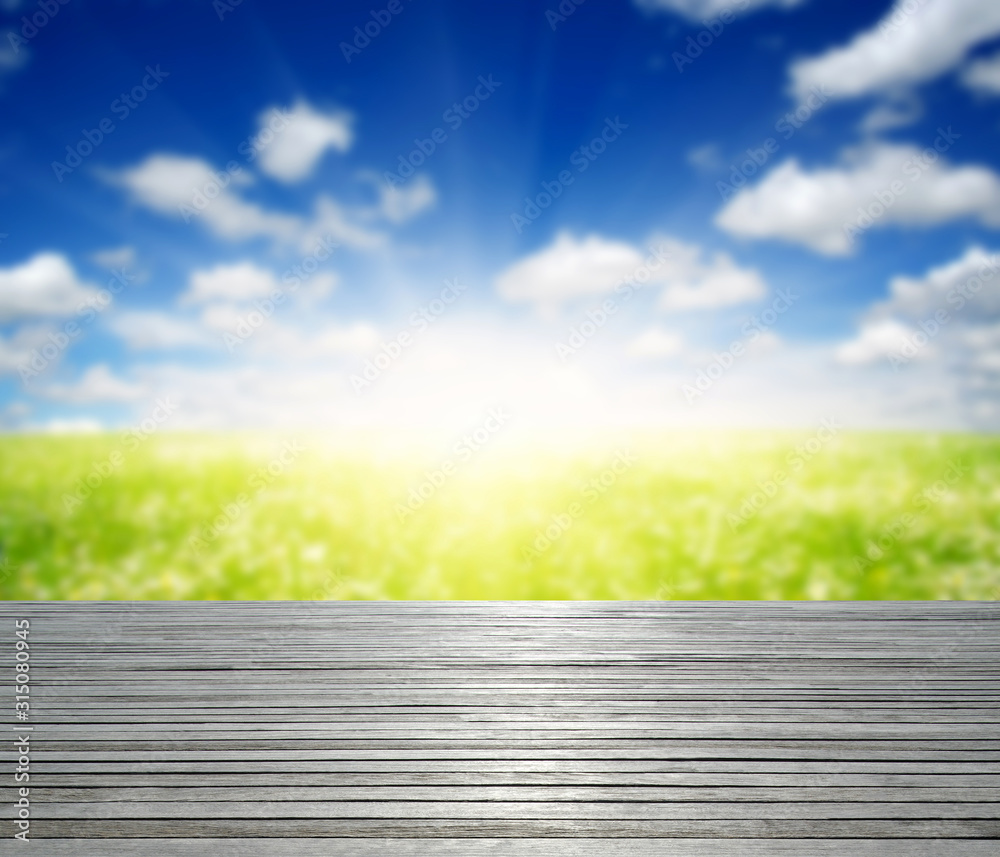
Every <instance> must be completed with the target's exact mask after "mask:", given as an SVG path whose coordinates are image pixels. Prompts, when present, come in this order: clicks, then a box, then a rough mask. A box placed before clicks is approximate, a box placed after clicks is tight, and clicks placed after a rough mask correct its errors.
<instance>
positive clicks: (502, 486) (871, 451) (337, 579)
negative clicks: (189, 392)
mask: <svg viewBox="0 0 1000 857" xmlns="http://www.w3.org/2000/svg"><path fill="white" fill-rule="evenodd" d="M812 438H814V435H813V434H810V433H801V434H791V433H787V434H778V433H773V432H772V433H764V432H760V433H753V432H743V433H722V432H705V433H697V434H695V433H680V432H663V433H658V434H646V435H642V436H636V435H633V436H631V437H625V436H619V437H603V438H591V439H590V440H589V441H587V442H583V441H581V440H579V439H575V440H574V439H570V438H554V439H550V441H549V442H546V443H543V442H539V443H537V444H535V445H533V446H524V445H517V444H513V443H511V444H508V445H506V446H505V445H503V444H502V443H501V442H497V443H496V444H494V446H493V447H491V448H485V449H483V450H481V451H478V452H477V453H475V454H473V455H471V456H468V457H467V459H466V458H463V459H459V458H457V457H456V456H455V455H454V454H453V452H452V448H451V447H448V446H442V447H439V448H434V447H433V446H423V447H419V448H418V447H416V446H413V447H411V446H408V445H407V444H402V443H397V442H395V441H393V440H392V439H391V438H386V437H374V436H365V435H362V434H355V435H346V434H344V435H338V436H334V437H332V438H331V437H325V436H318V435H303V436H295V437H292V436H285V437H275V436H249V435H236V434H234V435H199V436H195V435H185V434H163V435H159V436H154V437H152V438H147V439H144V440H143V441H142V442H141V443H138V444H133V443H131V442H129V441H128V439H127V438H125V437H124V436H120V435H101V436H90V437H81V436H77V437H45V436H7V437H4V438H3V439H2V440H0V549H2V551H3V553H2V555H0V563H2V564H0V596H2V597H3V598H4V599H42V600H44V599H674V600H683V599H941V598H949V599H996V598H997V596H998V594H1000V439H997V438H995V437H990V436H975V435H928V434H845V433H840V434H838V435H837V436H836V437H835V438H834V439H833V440H831V441H829V442H827V443H824V444H823V445H822V448H820V449H819V450H818V451H816V452H815V454H813V455H811V456H810V458H809V460H808V461H803V462H802V463H801V465H800V466H798V467H795V466H794V456H795V449H796V446H797V445H798V446H800V447H801V445H802V444H805V443H807V442H808V441H809V440H810V439H812ZM299 447H301V451H299ZM813 447H814V448H815V447H816V443H815V441H814V442H813ZM283 450H284V452H283ZM282 456H283V458H284V461H282ZM616 456H618V458H617V462H618V463H617V464H616ZM633 459H634V460H633ZM448 461H450V462H452V464H453V465H454V467H453V468H452V472H450V473H449V474H445V477H444V479H443V481H442V480H441V478H440V477H439V476H435V477H434V479H435V480H436V481H438V482H441V484H440V486H432V487H433V491H430V492H429V491H428V489H427V487H426V485H424V489H423V490H424V493H425V494H429V497H428V499H426V500H424V501H423V504H422V505H420V506H419V508H415V509H413V508H410V507H408V505H407V503H408V497H411V498H412V495H411V494H410V490H411V489H414V490H415V491H417V490H418V489H419V487H420V486H421V485H422V484H424V483H425V481H428V482H431V481H433V480H427V477H426V474H427V473H428V471H435V470H441V469H442V467H443V464H444V463H445V462H448ZM269 466H270V471H269V470H268V467H269ZM109 468H110V469H109ZM615 470H617V471H618V472H615ZM441 472H442V473H443V472H444V471H443V470H442V471H441ZM105 473H106V474H107V475H104V474H105ZM609 473H610V474H613V478H611V477H609V476H608V474H609ZM779 473H782V474H784V479H782V480H777V479H776V475H777V474H779ZM956 474H957V475H956ZM602 475H603V478H604V482H605V483H609V484H601V478H602ZM88 476H89V481H90V483H91V484H92V486H93V487H90V486H87V485H86V483H87V477H88ZM595 479H596V480H597V483H596V484H595V483H594V482H593V480H595ZM779 482H780V484H779ZM588 483H589V484H590V492H589V493H588ZM771 483H773V490H772V488H771V487H770V486H771ZM761 486H763V487H761ZM599 489H602V490H599ZM768 493H770V494H771V495H772V496H767V494H768ZM594 494H596V497H595V496H593V495H594ZM921 498H923V499H921ZM745 502H749V503H750V505H744V503H745ZM574 504H575V505H574ZM411 505H412V506H416V505H417V502H416V501H415V500H413V501H412V503H411ZM741 508H742V509H743V511H744V513H745V514H744V515H743V517H742V518H741V517H739V515H740V510H741ZM751 510H752V514H746V513H747V512H750V511H751ZM567 522H568V523H567Z"/></svg>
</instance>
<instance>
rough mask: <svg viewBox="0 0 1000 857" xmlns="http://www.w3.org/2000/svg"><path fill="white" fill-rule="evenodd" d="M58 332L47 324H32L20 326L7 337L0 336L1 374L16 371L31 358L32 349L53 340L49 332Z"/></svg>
mask: <svg viewBox="0 0 1000 857" xmlns="http://www.w3.org/2000/svg"><path fill="white" fill-rule="evenodd" d="M57 333H58V331H56V330H55V329H53V328H52V327H49V326H47V325H32V326H30V327H22V328H20V329H19V330H17V331H15V332H14V334H13V335H12V336H10V337H8V338H6V339H5V338H4V337H3V336H0V375H2V374H7V373H14V372H16V371H17V370H18V367H19V366H22V365H24V364H25V363H27V362H28V361H29V360H30V358H31V352H32V350H34V349H35V348H41V347H42V346H43V345H46V344H47V343H49V342H51V341H52V340H51V339H50V338H49V334H57Z"/></svg>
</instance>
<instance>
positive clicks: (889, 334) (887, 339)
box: [836, 319, 913, 366]
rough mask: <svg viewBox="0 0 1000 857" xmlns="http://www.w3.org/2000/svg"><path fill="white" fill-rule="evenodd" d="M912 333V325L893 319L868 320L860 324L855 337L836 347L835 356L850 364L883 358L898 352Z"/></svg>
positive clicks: (872, 361)
mask: <svg viewBox="0 0 1000 857" xmlns="http://www.w3.org/2000/svg"><path fill="white" fill-rule="evenodd" d="M912 335H913V328H912V327H909V326H907V325H904V324H901V323H900V322H898V321H896V320H894V319H885V320H883V321H874V322H869V323H866V324H864V325H863V326H862V328H861V331H860V332H859V333H858V336H857V337H856V338H854V339H852V340H850V341H849V342H845V343H843V344H842V345H841V346H839V347H838V348H837V351H836V358H837V360H838V361H839V362H840V363H846V364H848V365H852V366H857V365H863V364H866V363H874V362H875V361H876V360H884V359H885V358H886V357H888V356H889V355H890V354H897V353H899V351H900V349H901V348H902V347H903V345H904V343H906V342H907V341H908V340H909V338H910V337H911V336H912Z"/></svg>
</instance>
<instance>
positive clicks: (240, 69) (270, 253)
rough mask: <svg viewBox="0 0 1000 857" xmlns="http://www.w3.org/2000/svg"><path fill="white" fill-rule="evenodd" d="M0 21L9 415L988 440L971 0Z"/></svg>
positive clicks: (993, 31) (19, 418) (260, 6)
mask: <svg viewBox="0 0 1000 857" xmlns="http://www.w3.org/2000/svg"><path fill="white" fill-rule="evenodd" d="M0 33H2V34H3V39H2V41H0V107H2V114H0V115H2V116H3V120H2V124H0V428H2V429H3V430H7V431H10V430H18V431H22V430H60V429H61V430H70V429H85V428H93V427H99V426H103V427H108V428H112V427H117V426H122V425H129V424H134V423H135V422H136V421H137V420H140V419H142V418H143V417H144V416H146V415H148V414H150V413H152V412H153V410H154V409H155V408H156V407H157V402H162V401H164V400H169V401H170V403H171V414H172V416H171V420H172V425H174V426H176V427H177V428H186V427H213V428H214V427H219V428H224V427H253V426H293V425H300V424H306V425H311V426H321V427H334V426H358V425H362V426H365V425H379V426H383V425H384V426H394V427H405V426H426V425H440V424H453V423H454V424H470V423H474V422H475V421H476V418H477V415H479V414H482V413H483V412H485V411H486V410H487V409H489V408H490V407H494V406H497V405H503V406H504V407H506V408H508V409H509V410H510V411H511V412H512V413H513V414H514V415H515V416H516V418H517V419H518V420H519V421H520V422H521V424H522V425H525V426H543V425H560V424H566V423H571V424H574V425H585V426H589V425H593V426H602V425H606V424H651V425H681V426H690V425H732V426H778V425H780V426H784V425H797V426H808V425H814V424H816V423H817V422H818V421H819V419H821V418H822V417H833V418H835V419H838V420H840V421H841V422H843V423H844V424H846V425H851V426H858V427H903V428H927V427H934V428H938V427H940V428H975V429H990V430H995V429H996V428H998V427H1000V234H998V231H1000V173H998V171H1000V149H998V146H997V143H998V140H1000V4H998V3H997V2H996V0H905V2H897V3H893V2H881V0H868V2H864V3H852V4H845V3H841V2H836V0H634V2H628V0H617V2H610V0H608V2H598V0H590V2H580V4H579V6H577V5H576V4H575V3H573V2H570V0H564V2H562V3H561V4H560V3H559V2H557V0H548V2H529V0H506V2H504V3H502V4H487V3H469V2H467V0H454V2H451V0H392V2H389V0H386V2H384V3H382V2H381V0H379V2H376V3H375V4H374V5H373V4H372V2H371V0H365V1H364V2H352V1H351V0H347V2H338V3H336V4H320V3H315V4H312V3H304V2H299V3H297V2H288V3H282V4H270V3H264V2H254V0H243V2H241V3H236V4H233V3H232V2H230V0H217V2H215V3H213V2H211V0H178V2H171V3H167V2H152V0H151V2H125V0H118V2H105V3H98V2H90V0H68V2H66V3H65V4H64V5H60V4H59V3H51V4H50V3H44V2H43V3H39V2H38V0H34V2H32V0H20V2H19V0H0ZM161 412H162V411H161Z"/></svg>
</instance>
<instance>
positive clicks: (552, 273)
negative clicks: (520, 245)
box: [496, 232, 643, 308]
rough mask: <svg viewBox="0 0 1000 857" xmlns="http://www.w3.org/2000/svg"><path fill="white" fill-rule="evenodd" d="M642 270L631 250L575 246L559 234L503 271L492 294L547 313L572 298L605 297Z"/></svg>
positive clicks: (602, 242) (594, 238)
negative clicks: (526, 304) (622, 281)
mask: <svg viewBox="0 0 1000 857" xmlns="http://www.w3.org/2000/svg"><path fill="white" fill-rule="evenodd" d="M642 265H643V255H642V253H640V252H639V251H638V250H637V249H636V248H635V247H633V246H632V245H631V244H626V243H624V242H622V241H609V240H607V239H604V238H602V237H600V236H599V235H589V236H587V237H586V238H584V239H581V240H579V241H578V240H576V239H575V238H574V237H573V236H572V235H571V234H570V233H568V232H560V233H559V235H558V236H556V239H555V241H554V242H553V243H552V244H550V245H549V246H548V247H546V248H545V249H543V250H539V251H538V252H536V253H533V254H532V255H530V256H527V257H525V258H524V259H521V260H520V261H519V262H515V263H514V264H513V265H512V266H511V267H509V268H508V269H507V270H505V271H503V272H502V273H501V274H500V275H499V276H498V277H497V278H496V289H497V292H498V293H499V294H500V296H501V297H503V298H505V299H506V300H509V301H531V302H534V303H536V304H538V305H539V306H541V307H548V308H551V307H554V306H557V305H558V304H560V303H562V302H564V301H567V300H572V299H574V298H580V297H587V296H592V295H600V294H606V293H608V292H610V291H611V290H612V289H613V288H614V285H615V283H616V282H617V281H619V280H621V279H622V278H623V277H626V276H630V275H631V274H633V273H634V272H635V271H636V270H637V269H638V268H640V267H641V266H642Z"/></svg>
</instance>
